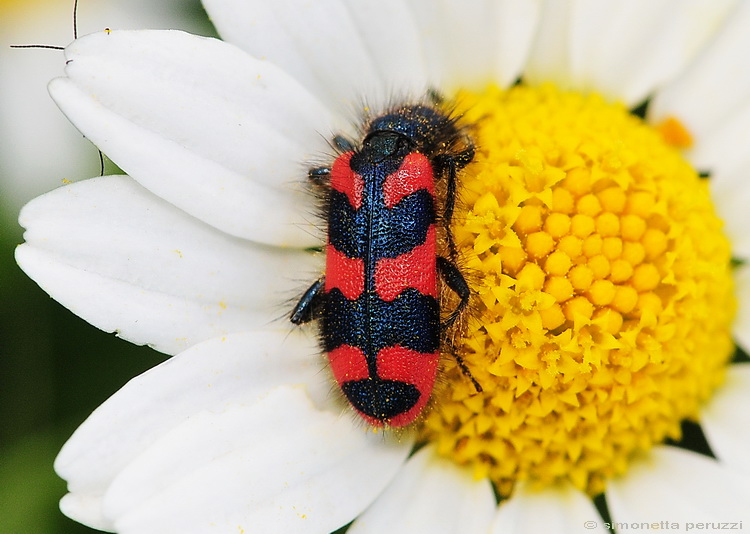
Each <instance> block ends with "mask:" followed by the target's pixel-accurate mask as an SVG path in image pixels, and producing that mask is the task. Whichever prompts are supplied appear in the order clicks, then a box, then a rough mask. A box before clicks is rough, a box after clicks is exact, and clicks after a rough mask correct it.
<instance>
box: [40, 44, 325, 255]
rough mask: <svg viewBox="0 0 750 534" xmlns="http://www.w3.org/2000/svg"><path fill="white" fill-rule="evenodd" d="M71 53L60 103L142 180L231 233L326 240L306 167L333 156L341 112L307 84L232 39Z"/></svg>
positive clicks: (96, 47) (78, 47) (83, 48)
mask: <svg viewBox="0 0 750 534" xmlns="http://www.w3.org/2000/svg"><path fill="white" fill-rule="evenodd" d="M66 55H67V57H68V58H69V61H68V64H67V67H66V74H67V75H68V78H61V79H56V80H53V82H52V83H51V84H50V92H51V94H52V96H53V98H54V99H55V101H56V102H57V104H58V105H59V106H60V108H61V109H62V110H63V112H64V113H65V114H66V115H68V117H69V118H70V119H71V121H73V123H74V124H75V125H76V126H77V127H78V128H79V129H80V130H81V131H82V132H83V133H84V135H86V136H87V137H88V138H89V139H90V140H91V141H92V142H94V144H96V145H97V146H98V147H99V148H100V149H101V150H102V151H104V152H105V153H106V154H107V155H109V156H110V157H111V158H112V159H113V160H114V161H115V162H116V163H117V164H118V165H120V167H121V168H123V169H124V170H125V171H126V172H128V174H130V175H131V176H132V177H133V178H135V179H136V180H138V181H139V182H140V183H141V184H143V185H144V186H146V187H147V188H149V189H150V190H151V191H153V192H154V193H156V194H157V195H159V196H161V197H162V198H164V199H166V200H168V201H169V202H171V203H173V204H175V205H176V206H178V207H180V208H182V209H184V210H185V211H187V212H188V213H190V214H191V215H193V216H195V217H198V218H199V219H202V220H204V221H206V222H208V223H209V224H211V225H213V226H216V227H217V228H219V229H221V230H223V231H225V232H228V233H230V234H233V235H237V236H240V237H246V238H248V239H253V240H257V241H259V242H264V243H272V244H279V245H289V244H291V245H297V246H312V245H314V244H315V243H316V242H317V239H316V238H315V236H314V235H311V234H312V233H313V232H311V224H310V219H311V217H310V212H311V210H310V208H309V207H308V206H309V205H310V199H309V196H308V195H306V194H305V193H304V191H303V190H304V187H302V185H301V184H302V183H303V182H304V176H305V172H304V168H303V167H304V162H305V161H306V160H309V159H310V158H311V157H313V156H316V155H319V154H321V153H323V152H324V151H326V150H330V149H328V148H326V144H325V137H327V136H328V133H329V132H330V129H331V114H330V112H329V111H328V110H327V109H326V108H324V107H323V106H322V105H321V104H320V103H319V101H318V100H316V99H315V98H314V97H312V96H311V95H310V94H309V93H308V92H307V91H306V90H305V89H304V88H302V87H301V86H299V84H297V82H295V81H294V80H292V79H291V78H290V77H288V76H287V75H286V74H284V73H283V72H281V71H280V70H279V69H277V68H276V67H274V66H273V65H271V64H270V63H268V62H265V61H258V60H254V59H252V58H250V57H249V56H247V55H246V54H244V53H243V52H242V51H241V50H238V49H237V48H235V47H233V46H231V45H229V44H226V43H222V42H221V41H217V40H214V39H206V38H202V37H196V36H192V35H189V34H185V33H181V32H174V31H140V32H125V31H123V32H111V33H107V32H102V33H99V34H93V35H90V36H87V37H84V38H82V39H79V40H77V41H75V42H74V43H73V44H72V45H70V46H69V47H68V48H67V49H66ZM321 132H322V133H323V135H321ZM269 206H272V207H273V210H269V212H268V214H267V216H265V217H253V216H252V215H253V214H254V213H257V212H259V211H260V210H262V209H263V208H264V207H269Z"/></svg>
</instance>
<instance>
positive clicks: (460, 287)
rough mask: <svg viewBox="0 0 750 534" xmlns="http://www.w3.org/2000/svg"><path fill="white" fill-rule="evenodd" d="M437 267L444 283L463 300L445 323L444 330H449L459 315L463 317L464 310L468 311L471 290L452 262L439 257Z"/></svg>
mask: <svg viewBox="0 0 750 534" xmlns="http://www.w3.org/2000/svg"><path fill="white" fill-rule="evenodd" d="M437 267H438V270H439V271H440V276H441V277H442V279H443V281H444V282H445V283H446V284H448V287H449V288H451V289H452V290H453V292H454V293H456V295H458V297H459V298H460V299H461V301H460V302H459V303H458V306H456V309H455V310H453V311H452V312H451V314H450V315H449V316H448V318H447V319H446V320H445V321H444V322H443V325H442V326H443V329H447V328H450V327H451V326H453V323H455V322H456V319H458V317H459V315H461V312H462V311H464V309H466V306H468V305H469V297H470V296H471V290H470V289H469V284H467V283H466V279H465V278H464V275H462V274H461V271H459V270H458V267H456V266H455V265H454V264H453V263H451V261H450V260H448V259H446V258H443V257H441V256H438V258H437Z"/></svg>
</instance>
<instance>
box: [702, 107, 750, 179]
mask: <svg viewBox="0 0 750 534" xmlns="http://www.w3.org/2000/svg"><path fill="white" fill-rule="evenodd" d="M749 134H750V99H748V101H746V102H744V103H743V104H741V105H738V106H737V107H736V108H735V109H734V110H733V111H732V115H731V116H730V117H726V118H725V120H723V121H722V122H721V123H720V124H717V125H716V126H715V127H714V128H712V129H711V131H710V132H709V133H707V134H706V135H702V136H700V138H699V139H697V144H696V146H695V147H694V148H693V149H692V150H690V151H689V152H688V154H687V157H688V158H689V159H690V161H691V162H692V163H693V165H694V166H695V167H696V168H697V169H700V170H703V171H710V172H711V185H712V186H713V187H715V188H720V189H732V188H734V187H736V185H737V184H738V183H739V184H743V183H747V180H746V176H747V175H746V169H747V165H748V163H750V154H748V150H747V140H748V135H749Z"/></svg>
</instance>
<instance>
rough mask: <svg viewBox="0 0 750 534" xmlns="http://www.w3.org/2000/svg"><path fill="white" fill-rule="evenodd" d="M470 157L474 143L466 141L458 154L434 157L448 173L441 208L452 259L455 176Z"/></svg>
mask: <svg viewBox="0 0 750 534" xmlns="http://www.w3.org/2000/svg"><path fill="white" fill-rule="evenodd" d="M472 159H474V145H473V144H471V143H468V144H467V147H466V149H464V150H463V151H461V152H459V153H458V154H442V155H439V156H437V157H436V158H435V160H436V165H437V167H438V168H439V169H441V170H442V172H445V173H446V174H447V175H448V176H447V178H448V183H447V188H446V192H445V209H444V210H443V227H444V228H445V236H446V240H447V241H448V254H449V255H450V258H451V259H452V260H455V259H456V242H455V241H454V240H453V230H451V221H452V219H453V210H454V208H455V206H456V189H457V183H456V182H457V176H458V171H459V170H460V169H462V168H464V167H466V165H468V164H469V163H470V162H471V160H472Z"/></svg>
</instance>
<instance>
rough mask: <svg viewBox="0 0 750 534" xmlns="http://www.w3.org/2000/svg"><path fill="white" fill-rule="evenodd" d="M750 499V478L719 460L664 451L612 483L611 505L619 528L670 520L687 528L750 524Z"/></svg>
mask: <svg viewBox="0 0 750 534" xmlns="http://www.w3.org/2000/svg"><path fill="white" fill-rule="evenodd" d="M748 495H750V476H748V475H743V474H740V473H738V472H736V471H734V470H732V469H731V468H730V467H729V466H726V465H723V464H721V463H719V462H718V461H716V460H714V459H713V458H708V457H706V456H702V455H700V454H697V453H694V452H690V451H686V450H683V449H678V448H676V447H668V446H660V447H656V448H654V449H653V450H652V451H651V452H650V453H649V454H648V457H647V458H644V459H641V460H640V461H636V462H633V465H632V466H631V468H630V470H629V471H628V472H627V473H626V474H625V475H624V476H623V477H621V478H618V479H616V480H612V481H610V482H609V485H608V487H607V504H608V506H609V511H610V513H611V514H612V520H613V521H614V522H627V523H641V522H659V521H663V520H668V521H670V522H679V523H680V524H681V525H683V526H684V525H685V524H686V523H688V522H694V523H695V522H702V523H706V522H730V521H740V520H743V519H748V508H747V496H748Z"/></svg>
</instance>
